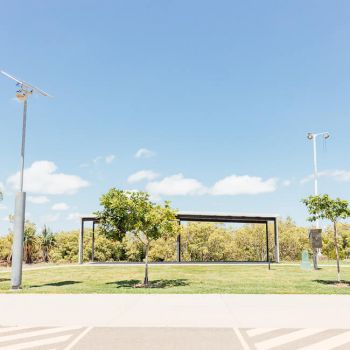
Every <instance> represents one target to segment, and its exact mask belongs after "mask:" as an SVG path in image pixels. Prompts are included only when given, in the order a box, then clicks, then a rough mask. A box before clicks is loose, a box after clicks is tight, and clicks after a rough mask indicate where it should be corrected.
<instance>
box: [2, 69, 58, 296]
mask: <svg viewBox="0 0 350 350" xmlns="http://www.w3.org/2000/svg"><path fill="white" fill-rule="evenodd" d="M0 73H1V74H3V75H5V76H6V77H8V78H10V79H12V80H14V81H15V82H16V85H17V86H18V90H17V92H16V97H17V99H18V101H19V102H23V120H22V147H21V165H20V183H19V192H17V193H16V201H15V220H14V235H13V244H12V271H11V288H12V289H19V288H21V285H22V260H23V240H24V223H25V207H26V193H25V192H23V173H24V151H25V142H26V125H27V106H28V96H30V95H32V94H33V92H36V93H38V94H40V95H42V96H50V95H49V94H47V93H46V92H44V91H42V90H40V89H38V88H36V87H35V86H33V85H30V84H28V83H26V82H24V81H21V80H18V79H17V78H15V77H13V76H12V75H10V74H8V73H6V72H4V71H0ZM50 97H51V96H50Z"/></svg>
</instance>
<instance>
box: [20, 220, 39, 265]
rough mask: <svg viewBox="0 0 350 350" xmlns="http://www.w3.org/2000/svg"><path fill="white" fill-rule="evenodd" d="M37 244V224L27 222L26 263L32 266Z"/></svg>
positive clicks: (25, 229)
mask: <svg viewBox="0 0 350 350" xmlns="http://www.w3.org/2000/svg"><path fill="white" fill-rule="evenodd" d="M36 243H37V236H36V227H35V224H33V223H31V222H26V224H25V226H24V241H23V250H24V261H25V263H26V264H31V263H32V262H33V251H34V246H35V244H36Z"/></svg>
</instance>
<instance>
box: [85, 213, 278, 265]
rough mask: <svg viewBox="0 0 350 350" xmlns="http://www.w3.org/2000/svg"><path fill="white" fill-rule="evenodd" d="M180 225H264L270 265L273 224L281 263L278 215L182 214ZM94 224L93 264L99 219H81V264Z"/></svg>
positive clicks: (178, 244)
mask: <svg viewBox="0 0 350 350" xmlns="http://www.w3.org/2000/svg"><path fill="white" fill-rule="evenodd" d="M176 216H177V220H178V222H179V224H181V223H182V222H189V221H195V222H216V223H240V224H264V225H265V233H266V252H267V254H266V262H267V263H270V262H271V259H270V254H269V235H270V232H269V223H273V236H274V259H273V261H274V262H276V263H279V262H280V253H279V241H278V223H277V218H278V215H275V214H274V215H257V214H232V213H231V214H227V213H195V212H180V213H178V214H177V215H176ZM86 222H92V243H91V244H92V247H91V249H92V250H91V262H94V252H95V226H96V224H98V222H99V219H98V218H97V217H96V216H83V217H81V225H80V235H79V264H82V263H83V252H84V251H83V249H84V244H83V243H84V230H85V223H86ZM176 262H178V263H181V235H178V236H177V240H176Z"/></svg>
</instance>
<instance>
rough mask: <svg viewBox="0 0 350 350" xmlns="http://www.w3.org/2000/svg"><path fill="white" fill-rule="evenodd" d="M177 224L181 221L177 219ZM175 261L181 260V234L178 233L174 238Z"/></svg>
mask: <svg viewBox="0 0 350 350" xmlns="http://www.w3.org/2000/svg"><path fill="white" fill-rule="evenodd" d="M179 225H181V221H180V220H179ZM176 261H177V262H181V235H180V234H178V235H177V238H176Z"/></svg>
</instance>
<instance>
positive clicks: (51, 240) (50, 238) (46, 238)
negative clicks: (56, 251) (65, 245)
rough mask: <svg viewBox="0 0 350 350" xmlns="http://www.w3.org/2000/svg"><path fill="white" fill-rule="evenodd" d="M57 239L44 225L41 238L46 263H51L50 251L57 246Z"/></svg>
mask: <svg viewBox="0 0 350 350" xmlns="http://www.w3.org/2000/svg"><path fill="white" fill-rule="evenodd" d="M55 242H56V239H55V235H54V234H53V233H52V231H51V230H50V229H49V228H48V227H46V225H44V228H43V230H42V232H41V236H40V245H41V250H42V253H43V259H44V261H45V262H48V261H49V250H50V249H51V248H52V247H53V246H54V245H55Z"/></svg>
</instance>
